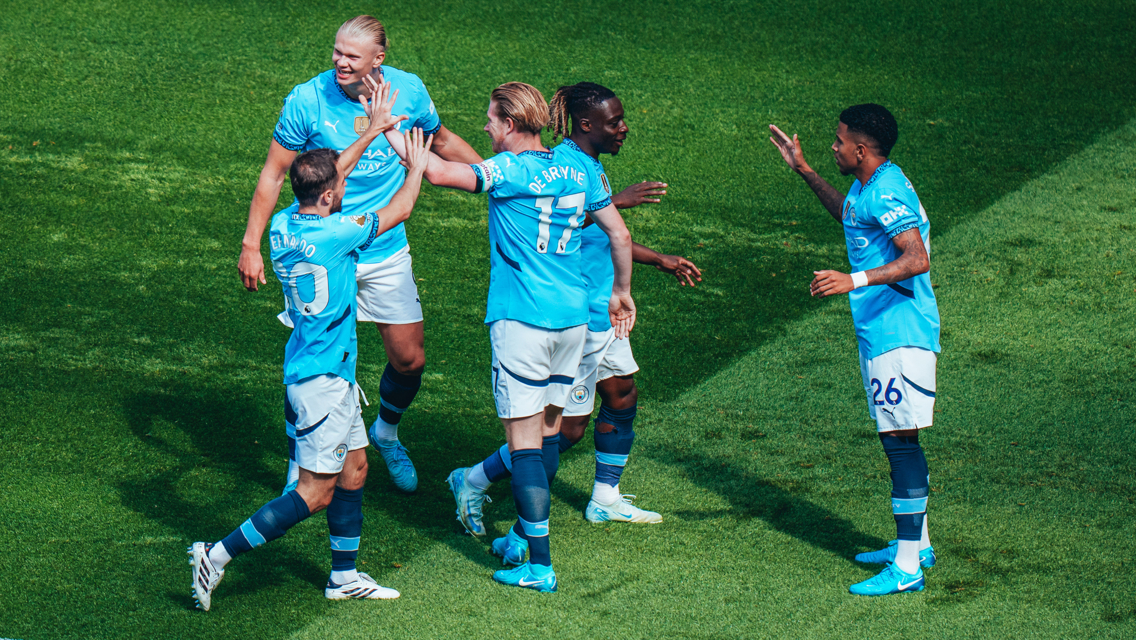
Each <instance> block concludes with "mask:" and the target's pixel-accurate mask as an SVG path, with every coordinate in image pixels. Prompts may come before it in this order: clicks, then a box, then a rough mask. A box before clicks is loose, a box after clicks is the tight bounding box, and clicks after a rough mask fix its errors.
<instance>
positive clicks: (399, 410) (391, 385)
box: [372, 362, 422, 443]
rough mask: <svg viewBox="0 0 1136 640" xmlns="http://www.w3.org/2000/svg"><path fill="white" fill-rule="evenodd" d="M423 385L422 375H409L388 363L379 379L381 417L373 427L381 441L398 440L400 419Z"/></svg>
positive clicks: (391, 441)
mask: <svg viewBox="0 0 1136 640" xmlns="http://www.w3.org/2000/svg"><path fill="white" fill-rule="evenodd" d="M421 387H422V375H421V374H419V375H416V376H408V375H406V374H403V373H399V372H398V371H396V370H395V368H394V367H392V366H391V363H389V362H388V363H387V367H386V369H383V378H382V380H380V381H379V417H378V418H376V419H375V424H374V426H373V427H372V428H373V429H374V430H375V436H376V437H377V438H378V440H379V441H380V442H390V443H393V442H394V441H395V440H398V421H399V420H402V414H403V413H405V412H406V409H407V408H408V407H410V403H411V402H413V401H414V396H416V395H418V389H419V388H421Z"/></svg>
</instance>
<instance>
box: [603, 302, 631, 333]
mask: <svg viewBox="0 0 1136 640" xmlns="http://www.w3.org/2000/svg"><path fill="white" fill-rule="evenodd" d="M607 312H608V315H609V316H610V317H611V326H612V328H614V329H615V337H616V338H619V339H621V340H623V339H625V338H627V336H628V335H630V333H631V329H632V328H633V327H634V326H635V301H634V300H632V299H631V294H630V293H621V294H616V293H614V292H613V293H612V294H611V300H609V301H608V303H607Z"/></svg>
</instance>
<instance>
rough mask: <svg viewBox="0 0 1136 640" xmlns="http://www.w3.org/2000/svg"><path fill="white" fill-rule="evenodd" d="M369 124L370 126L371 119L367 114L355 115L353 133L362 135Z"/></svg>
mask: <svg viewBox="0 0 1136 640" xmlns="http://www.w3.org/2000/svg"><path fill="white" fill-rule="evenodd" d="M369 126H371V119H370V118H368V117H367V116H356V117H355V133H357V134H359V135H363V134H364V133H365V132H366V131H367V127H369Z"/></svg>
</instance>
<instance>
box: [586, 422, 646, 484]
mask: <svg viewBox="0 0 1136 640" xmlns="http://www.w3.org/2000/svg"><path fill="white" fill-rule="evenodd" d="M637 408H638V405H635V406H632V407H631V408H630V409H612V408H611V407H609V406H607V405H606V404H601V405H600V413H599V415H598V416H596V423H595V425H594V428H593V430H594V433H593V438H594V439H595V443H596V482H599V483H602V484H606V485H610V486H612V487H616V486H618V485H619V478H620V476H622V475H623V468H624V467H625V466H626V465H627V456H628V454H630V453H631V445H632V443H634V442H635V429H634V427H633V425H634V424H635V413H636V410H637ZM600 425H611V426H612V427H613V429H612V430H611V431H606V432H605V428H604V427H601V426H600Z"/></svg>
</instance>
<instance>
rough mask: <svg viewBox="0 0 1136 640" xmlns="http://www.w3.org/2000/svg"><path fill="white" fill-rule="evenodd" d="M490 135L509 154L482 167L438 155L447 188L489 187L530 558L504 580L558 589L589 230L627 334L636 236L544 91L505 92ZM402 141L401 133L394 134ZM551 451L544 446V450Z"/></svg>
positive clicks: (506, 383)
mask: <svg viewBox="0 0 1136 640" xmlns="http://www.w3.org/2000/svg"><path fill="white" fill-rule="evenodd" d="M487 115H488V123H487V124H486V125H485V131H486V132H487V133H488V134H489V138H490V140H491V141H492V143H493V152H494V153H495V154H497V155H495V156H493V157H492V158H489V159H487V160H485V161H484V162H481V163H479V164H476V165H473V166H472V167H471V166H470V165H465V164H459V163H454V162H445V161H443V160H441V159H440V158H438V157H436V156H434V157H431V159H430V166H429V167H428V168H427V169H426V178H427V179H428V180H429V181H430V182H431V183H432V184H435V185H440V186H448V187H453V188H457V189H462V190H464V191H470V192H473V193H479V192H481V191H485V192H486V193H488V194H489V242H490V249H489V251H490V254H489V255H490V275H489V301H488V305H487V311H486V315H485V323H486V324H488V325H489V341H490V344H491V346H492V348H493V395H494V399H495V401H496V403H497V415H498V416H499V417H500V418H501V421H502V422H503V423H504V425H505V436H506V439H507V440H508V442H509V456H510V461H511V463H512V468H513V499H514V501H515V502H516V506H517V515H518V516H519V525H520V527H519V528H520V529H521V532H520V535H521V537H522V539H523V540H524V541H525V542H526V543H527V545H528V548H529V552H530V555H529V561H528V562H526V563H523V564H520V566H518V567H516V568H514V569H509V570H501V571H498V572H496V573H494V574H493V579H494V580H497V581H498V582H501V583H504V584H508V585H515V586H519V587H527V588H530V589H536V590H538V591H555V590H556V574H555V573H554V572H553V570H552V559H551V555H550V551H549V542H548V534H549V532H548V512H549V493H548V478H550V477H552V476H553V475H554V474H555V472H556V465H557V464H559V459H560V457H559V455H555V452H556V445H555V443H553V444H552V446H551V454H550V455H545V454H546V453H550V450H549V446H548V445H547V443H548V442H549V439H550V438H555V437H556V435H557V434H558V433H559V431H560V420H561V412H562V410H563V408H564V406H565V405H566V404H567V402H568V395H569V392H570V390H571V388H572V381H573V379H574V377H575V375H576V371H577V369H578V367H579V364H580V357H581V355H582V353H583V348H584V342H585V339H586V335H587V324H588V320H589V313H588V291H587V285H586V284H585V282H584V278H583V276H582V275H581V267H582V265H581V262H582V258H583V256H582V254H581V251H580V236H581V233H580V226H581V225H582V224H583V222H584V218H585V216H586V215H589V214H590V215H591V217H592V219H593V220H595V222H596V225H597V226H598V227H599V228H600V229H602V232H603V233H604V234H606V235H607V236H608V238H609V241H610V243H611V252H610V256H609V257H607V258H606V259H607V260H608V261H610V262H612V263H613V270H614V277H613V281H614V284H613V286H612V290H611V292H610V300H609V302H608V307H607V308H608V312H609V316H610V322H611V324H612V325H613V327H614V333H615V335H616V336H617V337H619V338H626V337H627V335H628V333H629V332H630V331H631V327H632V326H633V325H634V322H635V306H634V303H633V302H632V300H631V293H630V286H631V236H630V234H628V232H627V228H626V227H625V226H624V224H623V219H622V218H621V217H620V215H619V212H618V211H616V209H615V207H614V206H613V205H612V204H611V198H610V196H609V194H608V191H607V189H606V188H605V186H604V182H603V179H602V177H601V176H600V175H599V172H598V171H597V170H596V164H595V163H594V162H592V161H590V160H589V159H588V158H586V157H584V155H583V154H580V153H577V152H571V151H569V150H568V149H567V148H565V147H563V146H561V147H557V148H556V149H555V150H554V151H549V150H548V149H546V148H545V147H544V145H543V144H541V140H540V132H541V130H542V129H543V128H544V126H545V125H546V124H548V104H547V103H546V102H545V100H544V96H542V95H541V94H540V92H539V91H537V90H536V89H535V88H533V87H531V86H529V85H527V84H524V83H520V82H509V83H506V84H503V85H501V86H499V87H497V88H496V89H494V90H493V93H492V96H491V98H490V101H489V111H488V114H487ZM387 137H388V139H391V141H392V143H393V144H395V145H396V148H397V145H398V140H397V139H394V136H393V135H388V136H387ZM542 449H543V451H542Z"/></svg>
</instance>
